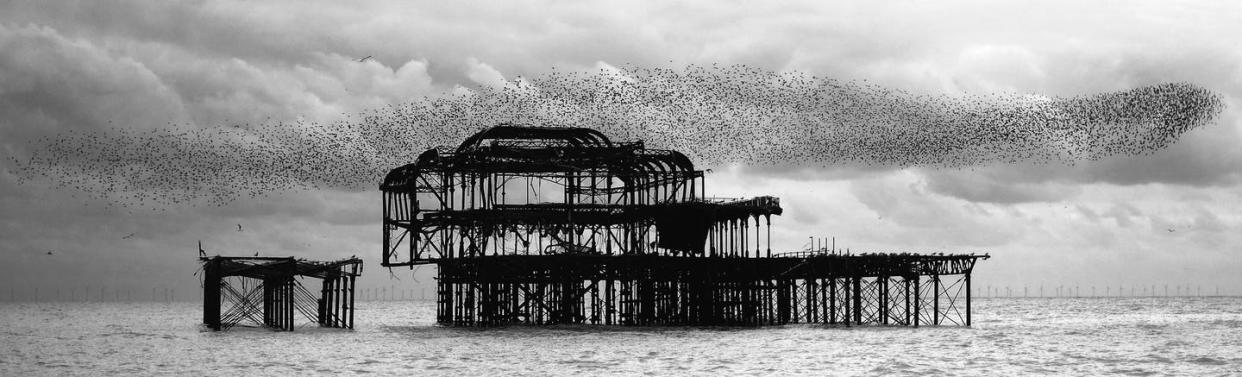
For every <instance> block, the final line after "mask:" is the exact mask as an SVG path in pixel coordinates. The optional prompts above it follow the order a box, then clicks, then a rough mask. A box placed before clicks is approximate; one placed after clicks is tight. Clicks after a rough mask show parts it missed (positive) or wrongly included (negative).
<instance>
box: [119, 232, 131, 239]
mask: <svg viewBox="0 0 1242 377" xmlns="http://www.w3.org/2000/svg"><path fill="white" fill-rule="evenodd" d="M133 236H134V233H130V234H129V235H127V236H125V237H121V239H123V240H128V239H130V238H132V237H133Z"/></svg>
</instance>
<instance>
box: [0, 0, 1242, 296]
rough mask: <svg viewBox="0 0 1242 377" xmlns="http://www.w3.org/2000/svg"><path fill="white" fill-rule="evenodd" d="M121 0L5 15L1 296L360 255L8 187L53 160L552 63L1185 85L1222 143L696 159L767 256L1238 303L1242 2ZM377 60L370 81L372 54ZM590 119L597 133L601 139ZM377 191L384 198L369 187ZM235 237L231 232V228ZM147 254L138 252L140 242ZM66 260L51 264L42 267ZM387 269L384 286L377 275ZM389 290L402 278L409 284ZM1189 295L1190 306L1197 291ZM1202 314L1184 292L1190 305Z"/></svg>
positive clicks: (355, 240)
mask: <svg viewBox="0 0 1242 377" xmlns="http://www.w3.org/2000/svg"><path fill="white" fill-rule="evenodd" d="M819 3H820V2H805V3H782V4H780V5H771V4H766V3H746V4H728V3H720V2H699V3H696V2H683V3H679V4H676V5H672V4H665V3H662V2H650V3H642V2H617V3H585V2H582V3H580V2H572V3H555V4H553V3H545V2H537V1H530V2H503V3H482V4H474V5H447V4H448V3H443V2H425V3H412V2H405V1H393V2H365V3H364V4H361V5H355V4H349V5H342V4H338V3H333V2H324V3H315V4H310V5H308V4H307V3H305V2H292V1H290V2H280V1H274V2H240V1H194V2H130V1H107V2H101V1H85V2H72V1H63V2H46V1H31V2H25V1H10V2H4V3H2V4H0V149H2V150H0V153H2V154H4V155H5V156H4V157H5V158H4V161H3V162H2V163H0V164H3V166H2V167H3V168H4V169H2V170H3V171H2V172H0V286H3V287H4V289H9V290H11V291H10V292H4V291H0V298H2V299H7V298H8V297H10V295H12V296H14V297H16V298H19V299H20V298H27V297H30V296H32V295H33V291H34V289H35V288H36V287H37V288H38V289H40V295H41V296H42V297H44V298H45V299H46V298H48V297H52V296H55V295H56V294H57V292H60V293H59V294H60V295H62V297H68V296H69V295H70V294H71V293H70V292H76V293H73V294H76V295H79V297H80V295H81V294H82V293H81V292H82V290H84V289H86V288H87V287H89V288H90V289H91V290H92V291H91V292H92V296H94V295H97V294H98V291H97V289H98V288H99V287H101V286H102V287H104V288H105V290H106V292H107V293H106V295H107V296H110V297H115V294H116V293H114V292H121V293H120V294H121V295H122V296H125V295H126V294H128V295H132V296H133V297H134V298H140V297H141V298H147V297H150V295H151V293H150V292H151V290H152V289H153V288H154V289H157V290H163V289H174V290H176V291H177V292H178V296H180V297H178V298H193V297H196V296H193V295H196V293H193V294H192V293H190V292H194V290H195V289H197V287H198V280H197V278H196V277H194V276H193V273H194V271H195V270H196V268H197V264H196V263H195V260H194V258H195V257H196V253H197V244H196V243H197V241H199V240H201V241H202V242H203V245H204V248H205V249H207V250H208V251H209V252H212V253H224V254H241V255H247V254H251V253H253V252H255V251H258V252H261V253H262V254H264V255H295V256H300V257H307V258H319V259H331V258H340V257H348V256H350V255H358V256H360V257H364V258H365V260H366V261H367V263H368V265H367V270H366V276H365V278H364V279H363V282H362V288H368V287H377V286H389V285H395V286H403V287H408V288H410V289H414V290H419V289H422V288H424V287H427V286H428V285H427V283H428V282H430V281H431V279H430V276H431V268H424V269H422V270H419V271H417V272H416V273H412V272H411V271H409V270H394V271H393V274H391V275H390V274H389V273H388V271H386V270H383V269H380V268H379V267H378V258H379V255H380V247H379V243H380V227H379V220H380V218H379V214H380V212H379V208H378V207H379V197H378V193H377V191H375V190H357V189H319V190H307V189H299V190H277V191H271V192H266V193H264V194H263V195H260V196H258V197H256V198H250V197H249V196H246V197H244V198H242V199H239V200H237V201H233V202H231V203H229V204H227V205H224V206H176V205H174V206H166V207H162V208H151V207H143V208H122V207H119V206H116V205H109V203H108V201H107V200H103V199H99V198H95V197H93V196H91V195H87V193H85V192H83V191H82V190H78V189H75V188H73V187H59V186H57V185H53V184H49V182H48V181H40V180H35V181H21V182H19V181H20V180H19V177H18V175H17V174H14V173H13V172H11V171H12V170H14V169H15V168H16V165H17V164H18V163H17V162H14V161H24V159H25V158H28V156H30V154H31V153H36V152H38V148H40V146H41V145H45V144H46V141H47V140H55V139H57V138H61V137H64V135H72V134H92V133H95V134H109V133H115V132H123V131H124V130H146V129H159V128H167V127H189V128H210V127H219V126H228V125H238V124H244V125H255V124H281V123H289V122H297V121H302V122H312V123H319V124H330V123H332V122H339V121H349V120H350V119H351V118H353V117H357V116H359V114H364V113H366V112H368V111H372V110H374V109H380V108H385V107H387V106H390V105H394V104H402V103H408V102H411V101H415V100H418V99H420V98H425V97H428V96H430V97H437V96H444V95H446V93H454V92H459V91H461V90H469V88H477V87H480V86H495V85H498V84H497V83H503V82H505V80H509V81H512V80H515V79H516V78H518V77H538V76H541V75H545V74H547V73H548V72H549V71H550V70H552V69H553V68H555V69H558V70H566V71H575V70H593V69H598V68H599V67H620V66H636V67H657V68H659V67H664V68H681V67H686V66H687V65H692V64H694V65H711V64H745V65H748V66H752V67H758V68H761V69H765V70H771V71H776V72H800V73H805V74H808V75H815V76H819V77H830V78H835V79H839V80H844V81H857V82H863V81H865V82H866V83H869V84H872V85H879V86H883V87H888V88H893V89H896V90H907V91H911V92H916V93H928V94H935V95H940V94H944V95H950V96H971V95H979V94H988V93H1007V94H1015V95H1028V94H1033V95H1038V96H1048V97H1072V96H1080V95H1090V94H1095V93H1103V92H1113V91H1123V90H1128V89H1133V88H1137V87H1142V86H1147V85H1154V84H1159V83H1166V82H1185V83H1192V84H1194V85H1197V86H1200V87H1203V88H1206V89H1208V90H1211V91H1213V92H1215V93H1217V94H1218V95H1220V96H1221V98H1222V100H1223V102H1224V105H1225V108H1224V110H1223V112H1222V113H1221V114H1220V116H1219V117H1218V118H1217V120H1216V122H1215V123H1214V124H1212V125H1208V126H1206V127H1201V128H1198V129H1195V130H1192V131H1190V132H1189V133H1187V134H1185V135H1184V136H1183V138H1182V140H1181V141H1180V142H1178V143H1177V144H1175V145H1173V146H1171V147H1169V148H1167V149H1164V150H1161V151H1158V152H1157V153H1154V154H1151V155H1147V156H1138V157H1132V156H1124V157H1123V156H1115V157H1110V158H1105V159H1103V160H1100V161H1093V162H1078V163H1074V164H1072V165H1067V164H1062V163H1052V164H1040V163H1030V162H1024V163H1019V164H982V165H978V166H969V167H965V168H944V167H940V168H935V167H909V168H897V167H871V168H868V169H840V168H833V167H822V166H783V167H781V168H780V169H773V168H771V167H763V166H743V165H728V166H702V167H704V168H711V169H713V171H714V172H713V173H712V174H711V175H710V176H709V178H708V179H709V186H708V187H709V190H710V191H712V192H714V194H715V195H716V196H753V195H764V194H770V195H775V196H779V197H781V198H782V204H783V205H784V207H785V209H786V212H785V215H784V216H782V217H781V218H779V219H774V222H773V226H774V235H773V238H774V239H773V243H774V245H773V246H774V249H780V250H794V249H798V248H801V247H803V246H804V245H805V244H806V242H807V239H808V238H809V237H836V239H837V244H838V245H839V246H848V247H850V248H851V249H853V250H867V249H883V250H894V249H899V250H911V251H920V252H978V253H983V252H986V253H990V254H991V255H992V256H993V258H992V259H991V260H988V261H985V262H983V263H982V264H981V265H980V266H979V267H978V269H977V270H976V275H975V276H976V279H977V280H976V282H977V283H976V284H977V286H980V287H987V286H993V287H1002V286H1009V287H1013V288H1014V289H1017V290H1021V289H1022V287H1030V289H1031V293H1032V294H1034V293H1036V292H1038V289H1039V288H1038V287H1039V286H1041V285H1043V286H1044V287H1045V289H1046V290H1048V292H1051V290H1052V289H1053V288H1052V287H1055V286H1057V285H1064V286H1079V287H1081V288H1080V289H1081V292H1082V293H1084V294H1087V293H1088V290H1089V287H1092V286H1095V287H1096V289H1097V290H1098V292H1099V293H1103V292H1104V290H1105V286H1110V287H1114V288H1110V289H1111V290H1113V291H1115V289H1116V288H1115V287H1118V286H1125V287H1126V289H1127V290H1128V289H1130V287H1139V288H1138V289H1140V290H1141V289H1143V288H1142V287H1150V286H1152V285H1156V286H1158V288H1157V289H1158V290H1160V291H1163V286H1164V285H1166V284H1167V285H1169V290H1170V292H1172V291H1174V290H1175V289H1177V288H1176V287H1178V286H1182V287H1191V289H1193V290H1195V291H1194V292H1197V289H1199V287H1202V290H1203V293H1205V294H1206V293H1215V290H1216V289H1217V288H1219V289H1220V290H1221V292H1222V293H1230V294H1242V275H1240V274H1238V273H1237V271H1242V258H1239V256H1238V253H1239V251H1240V250H1239V249H1240V245H1242V236H1240V235H1239V232H1238V230H1239V229H1242V211H1240V209H1242V180H1240V178H1242V176H1240V175H1239V173H1242V152H1240V151H1239V148H1238V147H1237V146H1238V145H1239V141H1242V107H1240V105H1242V103H1240V101H1239V99H1242V39H1239V38H1238V37H1237V35H1242V27H1240V26H1238V22H1236V21H1237V20H1236V15H1238V14H1242V6H1237V5H1231V4H1230V3H1225V2H1221V3H1219V4H1222V5H1214V4H1203V2H1198V3H1190V2H1186V3H1184V4H1175V3H1171V2H1167V1H1150V2H1095V3H1089V4H1084V3H1083V2H1078V1H1065V2H1022V3H1015V4H996V2H990V1H976V2H971V1H949V2H922V1H911V2H901V3H896V4H890V5H874V4H871V2H856V3H837V4H831V5H825V4H819ZM367 56H371V57H372V58H371V59H366V60H364V61H361V62H360V61H359V60H360V59H361V58H363V57H367ZM588 126H589V125H588ZM376 184H378V182H377V183H376ZM238 224H242V225H243V227H244V229H245V230H244V231H243V232H238V231H237V225H238ZM131 234H132V236H131ZM49 251H50V252H52V254H51V255H48V252H49ZM390 276H391V277H390ZM392 277H395V278H397V279H400V280H396V279H394V278H392ZM1182 289H1185V288H1182ZM1192 293H1193V292H1192Z"/></svg>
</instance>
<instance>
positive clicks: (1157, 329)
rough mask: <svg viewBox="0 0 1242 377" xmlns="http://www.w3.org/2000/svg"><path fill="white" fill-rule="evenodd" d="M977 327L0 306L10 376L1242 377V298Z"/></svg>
mask: <svg viewBox="0 0 1242 377" xmlns="http://www.w3.org/2000/svg"><path fill="white" fill-rule="evenodd" d="M974 309H975V310H974V314H973V317H974V323H973V325H974V326H972V327H950V326H946V327H921V328H909V327H875V326H871V327H850V328H846V327H833V326H825V325H808V324H795V325H786V326H773V327H759V328H731V327H726V328H722V327H606V326H589V325H582V326H553V327H536V326H512V327H501V328H485V329H479V328H449V327H440V326H436V325H435V324H434V320H435V319H434V318H435V315H434V314H435V313H434V310H435V306H434V303H432V302H427V301H377V302H359V303H357V312H356V314H355V321H356V329H354V330H352V331H351V330H342V329H327V328H318V327H316V326H315V325H312V324H307V325H305V326H300V327H298V328H297V329H296V330H295V331H292V332H278V331H271V330H267V329H263V328H258V327H234V328H233V329H231V330H229V331H224V332H211V331H206V330H204V329H203V327H202V326H201V325H200V324H199V323H200V322H201V319H202V314H201V313H202V307H201V304H199V303H191V302H173V303H157V302H59V303H58V302H3V303H0V375H2V376H44V375H46V376H100V375H123V376H134V375H137V376H145V375H157V376H170V375H176V376H292V375H408V376H548V375H551V376H583V375H586V376H595V375H625V376H633V375H675V376H682V375H702V376H719V375H725V376H733V375H780V376H791V375H811V376H825V375H828V376H832V375H842V376H853V375H867V376H871V375H894V376H935V375H946V376H1014V375H1021V376H1029V375H1074V376H1084V375H1090V376H1096V375H1126V376H1150V375H1182V376H1229V375H1235V376H1236V375H1242V298H1239V297H1124V298H1118V297H1111V298H976V299H975V300H974Z"/></svg>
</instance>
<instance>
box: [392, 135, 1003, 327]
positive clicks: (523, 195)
mask: <svg viewBox="0 0 1242 377" xmlns="http://www.w3.org/2000/svg"><path fill="white" fill-rule="evenodd" d="M380 189H381V191H382V193H383V199H382V200H383V203H382V204H383V211H384V219H383V248H384V251H383V259H382V265H383V266H385V267H398V266H411V267H413V266H415V265H422V264H436V265H437V266H438V269H439V271H438V277H437V292H436V298H437V310H436V312H437V314H436V318H437V322H439V323H440V324H444V325H456V326H478V325H484V326H491V325H505V324H579V323H582V324H602V325H741V326H749V325H770V324H786V323H826V324H840V325H846V326H851V325H864V324H877V325H906V326H920V325H942V324H954V325H965V326H969V325H970V322H971V307H970V301H971V300H970V273H971V270H972V269H973V268H974V264H975V262H976V261H977V260H978V259H980V258H987V256H985V255H975V254H956V255H916V254H907V253H876V254H856V255H843V254H840V253H834V252H832V251H828V250H821V251H806V252H799V253H777V254H773V253H772V250H771V242H770V239H771V217H772V216H774V215H777V216H779V215H780V214H781V213H782V208H781V206H780V201H779V199H777V198H774V197H770V196H760V197H755V198H711V197H707V196H706V189H705V180H704V172H703V171H702V170H696V169H695V168H694V165H693V164H692V163H691V162H690V160H689V159H688V158H687V157H686V156H685V155H683V154H681V153H679V152H677V151H673V150H656V149H647V148H645V147H644V146H643V144H642V143H641V142H624V143H617V142H613V141H611V140H609V139H608V138H607V137H605V136H604V135H603V134H601V133H599V132H597V131H594V130H590V129H585V128H547V127H520V126H512V125H501V126H497V127H493V128H490V129H488V130H484V131H482V132H479V133H477V134H475V135H473V136H471V137H469V138H467V139H466V140H465V141H464V142H462V143H461V145H459V146H458V147H456V148H452V149H450V148H435V149H431V150H428V151H426V152H424V153H422V154H421V155H420V156H419V157H418V159H417V161H416V162H414V163H412V164H409V165H405V166H402V167H399V168H397V169H394V170H392V171H391V172H390V173H389V174H388V175H387V176H386V177H385V179H384V182H383V184H382V185H381V186H380Z"/></svg>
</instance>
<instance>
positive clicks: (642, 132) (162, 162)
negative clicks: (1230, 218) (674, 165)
mask: <svg viewBox="0 0 1242 377" xmlns="http://www.w3.org/2000/svg"><path fill="white" fill-rule="evenodd" d="M1222 108H1223V102H1222V100H1221V98H1220V96H1218V95H1217V94H1215V93H1213V92H1211V91H1208V90H1206V89H1203V88H1201V87H1199V86H1195V85H1193V84H1189V83H1163V84H1158V85H1151V86H1143V87H1138V88H1133V89H1130V90H1124V91H1118V92H1109V93H1098V94H1091V95H1084V96H1075V97H1046V96H1039V95H1020V94H989V95H970V96H950V95H930V94H918V93H912V92H909V91H903V90H895V89H891V88H885V87H881V86H877V85H871V84H867V83H861V82H854V81H841V80H835V79H830V78H821V77H815V76H811V75H807V74H803V73H798V72H792V73H788V72H774V71H770V70H764V69H759V68H755V67H750V66H745V65H734V66H688V67H685V68H680V69H669V68H644V67H626V68H621V69H616V70H613V69H606V70H600V71H598V72H565V71H558V70H555V69H554V70H552V71H550V72H549V73H547V74H544V75H542V76H538V77H533V78H519V79H517V80H513V81H510V82H507V83H505V85H503V86H495V87H480V88H476V89H474V90H471V91H470V92H469V93H465V94H445V95H441V96H434V97H426V98H421V99H413V100H412V101H411V102H408V103H404V104H400V105H393V106H389V107H384V108H378V109H372V110H369V111H365V112H362V113H360V114H356V115H355V116H352V117H350V118H348V119H347V120H344V121H338V122H331V123H314V122H294V123H262V124H253V125H245V127H237V126H223V125H220V126H213V127H206V128H202V127H167V128H160V129H141V130H139V129H133V128H116V129H108V130H104V131H95V132H69V133H63V134H60V135H57V136H55V137H51V138H45V139H41V140H39V141H38V143H39V144H38V148H37V149H36V152H34V153H33V154H32V155H30V156H28V158H22V159H17V160H16V161H15V163H16V165H17V168H16V172H15V173H16V174H17V176H18V177H19V178H20V179H21V180H23V181H27V180H30V179H44V180H48V181H50V182H53V184H55V185H58V186H62V187H70V188H76V189H79V190H81V191H83V192H86V193H88V194H90V195H92V196H96V197H100V198H105V199H108V200H110V201H112V202H119V203H124V204H126V205H136V206H147V205H151V206H157V205H170V204H187V203H188V204H204V203H208V204H215V205H222V204H226V203H229V202H231V201H233V200H236V199H237V198H241V197H246V196H262V195H264V194H267V193H271V192H275V191H282V190H290V189H301V188H307V189H337V190H370V189H375V188H376V187H377V185H378V183H379V182H380V181H381V179H382V178H383V176H384V174H385V173H387V172H388V171H389V170H390V169H392V168H394V167H397V166H401V165H404V164H407V163H409V162H412V161H414V160H415V158H416V157H417V154H418V153H421V152H422V151H424V150H427V149H428V148H433V147H436V146H454V145H456V144H455V143H456V142H458V141H460V140H463V139H465V138H466V137H467V136H469V135H471V134H474V133H475V132H478V131H479V130H482V129H485V128H488V127H492V126H495V125H498V124H502V123H512V124H521V125H532V126H572V127H589V128H594V129H596V130H599V131H601V132H603V133H604V134H605V135H607V136H608V137H609V138H612V139H614V140H642V141H643V142H644V143H646V144H647V145H648V146H649V147H653V148H662V149H676V150H679V151H681V152H683V153H685V154H686V155H687V156H688V157H690V158H691V159H692V160H693V161H696V162H697V163H699V164H705V165H706V166H720V165H726V164H746V165H759V166H762V165H801V166H811V167H829V166H888V167H894V168H900V167H909V166H929V167H942V168H962V167H969V166H974V165H979V164H992V163H1018V162H1034V163H1068V164H1072V163H1075V162H1079V161H1091V160H1098V159H1101V158H1105V157H1110V156H1135V155H1144V154H1151V153H1154V152H1156V151H1159V150H1161V149H1163V148H1165V147H1167V146H1169V145H1171V144H1173V143H1175V142H1177V141H1178V139H1179V138H1180V137H1182V135H1184V134H1186V133H1187V132H1189V131H1190V130H1193V129H1196V128H1199V127H1202V126H1204V125H1206V124H1210V123H1211V122H1212V121H1213V120H1214V119H1215V118H1216V116H1217V115H1219V113H1220V111H1221V110H1222Z"/></svg>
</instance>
